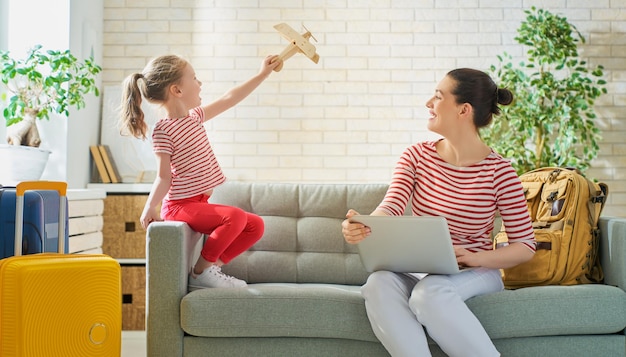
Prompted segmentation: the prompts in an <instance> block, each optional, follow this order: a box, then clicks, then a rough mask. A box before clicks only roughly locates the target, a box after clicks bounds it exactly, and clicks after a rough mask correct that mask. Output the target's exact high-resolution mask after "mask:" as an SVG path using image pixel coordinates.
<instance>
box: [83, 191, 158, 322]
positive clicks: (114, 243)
mask: <svg viewBox="0 0 626 357" xmlns="http://www.w3.org/2000/svg"><path fill="white" fill-rule="evenodd" d="M87 187H89V188H101V189H104V190H105V191H106V198H105V199H104V211H103V213H102V218H103V226H102V236H103V240H102V252H103V253H104V254H108V255H110V256H111V257H113V258H115V259H117V260H118V262H119V263H120V265H121V267H122V296H121V298H122V329H123V330H145V326H146V325H145V323H146V321H145V320H146V259H145V258H146V230H145V229H143V227H141V223H140V222H139V217H140V216H141V212H142V211H143V206H144V205H145V203H146V200H147V199H148V194H149V193H150V187H151V185H150V184H89V185H88V186H87Z"/></svg>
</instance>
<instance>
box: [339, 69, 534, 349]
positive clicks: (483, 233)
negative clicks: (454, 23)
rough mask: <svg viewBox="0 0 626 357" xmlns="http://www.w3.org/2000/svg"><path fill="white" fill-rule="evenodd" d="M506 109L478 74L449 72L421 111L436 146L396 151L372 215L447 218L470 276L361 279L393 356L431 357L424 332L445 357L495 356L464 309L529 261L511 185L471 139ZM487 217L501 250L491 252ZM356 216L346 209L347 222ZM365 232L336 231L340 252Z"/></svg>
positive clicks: (526, 227) (509, 170)
mask: <svg viewBox="0 0 626 357" xmlns="http://www.w3.org/2000/svg"><path fill="white" fill-rule="evenodd" d="M512 100H513V94H512V93H511V92H510V91H509V90H507V89H505V88H498V86H497V85H496V84H495V83H494V82H493V80H492V79H491V78H490V77H489V75H487V74H486V73H484V72H482V71H478V70H473V69H468V68H461V69H456V70H453V71H450V72H449V73H448V74H447V75H446V76H445V77H444V78H443V79H442V80H441V82H439V84H438V85H437V88H436V90H435V94H434V96H433V97H432V98H431V99H430V100H429V101H428V102H427V103H426V107H428V109H429V112H430V118H429V120H428V129H429V130H431V131H433V132H435V133H438V134H440V135H441V136H443V139H440V140H436V141H428V142H422V143H417V144H415V145H412V146H410V147H409V148H408V149H407V150H406V151H405V152H404V154H403V155H402V157H401V158H400V160H399V161H398V163H397V165H396V169H395V171H394V174H393V178H392V181H391V184H390V185H389V189H388V190H387V194H386V195H385V197H384V199H383V201H382V202H381V203H380V205H379V206H378V208H377V209H376V210H374V212H372V213H371V214H372V215H389V216H399V215H402V214H403V213H404V210H405V208H406V207H407V206H408V203H409V201H411V207H412V211H413V212H412V213H413V214H414V215H431V216H443V217H446V219H447V221H448V226H449V229H450V235H451V236H452V239H453V243H454V247H455V252H456V256H457V261H458V263H459V265H461V266H467V267H476V268H475V269H469V270H465V271H463V272H461V273H459V274H454V275H426V276H425V277H424V274H398V273H394V272H388V271H377V272H375V273H372V274H371V275H370V276H369V277H368V279H367V283H366V284H365V285H364V286H363V288H362V289H361V292H362V294H363V297H364V299H365V308H366V311H367V315H368V317H369V320H370V323H371V325H372V329H373V330H374V333H375V334H376V336H377V337H378V339H379V340H380V341H381V343H382V344H383V345H384V346H385V348H386V349H387V351H389V353H390V354H391V355H392V356H394V357H396V356H430V355H431V354H430V350H429V347H428V342H427V339H426V333H425V331H428V335H429V336H430V337H431V338H432V339H433V340H434V341H435V342H437V344H438V345H439V347H441V349H442V350H443V351H444V352H445V353H446V354H447V355H448V356H464V357H465V356H477V357H487V356H499V353H498V351H497V350H496V348H495V346H494V345H493V343H492V342H491V340H490V339H489V336H488V335H487V333H486V332H485V329H484V328H483V326H482V325H481V324H480V321H478V319H477V318H476V317H475V316H474V314H472V312H471V311H470V309H469V308H468V307H467V305H466V304H465V300H467V299H469V298H471V297H473V296H477V295H483V294H488V293H493V292H496V291H500V290H502V289H503V288H504V286H503V283H502V277H501V275H500V270H499V269H500V268H509V267H512V266H515V265H517V264H520V263H523V262H525V261H527V260H530V259H531V258H532V256H533V254H534V252H535V237H534V233H533V228H532V225H531V222H530V217H529V215H528V209H527V207H526V199H525V198H524V193H523V188H522V185H521V182H520V180H519V177H518V176H517V175H516V173H515V170H514V169H513V167H512V166H511V164H510V162H509V161H507V160H505V159H504V158H502V157H501V156H500V155H498V154H497V153H496V152H494V151H493V150H492V149H491V148H490V147H488V146H487V145H485V143H483V141H482V140H481V138H480V135H479V129H480V128H482V127H484V126H487V125H489V123H490V122H491V120H492V118H493V116H494V115H497V114H499V113H500V109H499V107H498V105H499V104H500V105H507V104H510V103H511V102H512ZM496 211H499V212H500V215H501V217H502V221H503V222H504V226H505V228H506V232H507V235H508V238H509V242H510V244H509V245H508V246H506V247H503V248H500V249H497V250H493V249H492V247H493V245H492V242H491V239H490V233H491V231H492V230H493V228H494V217H495V215H496ZM355 214H358V213H357V212H356V211H354V210H350V211H348V213H347V217H348V218H349V217H352V216H353V215H355ZM369 232H370V230H369V228H368V227H365V226H364V225H362V224H360V223H351V222H350V221H349V220H345V221H344V222H343V223H342V233H343V236H344V238H345V240H346V241H347V242H348V243H353V244H356V243H358V242H359V241H361V240H362V239H367V238H366V237H367V235H368V234H369ZM416 273H419V272H416Z"/></svg>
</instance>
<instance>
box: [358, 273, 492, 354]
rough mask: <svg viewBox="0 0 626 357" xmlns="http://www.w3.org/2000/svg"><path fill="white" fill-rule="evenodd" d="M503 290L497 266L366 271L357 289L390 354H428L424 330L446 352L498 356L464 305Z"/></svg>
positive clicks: (375, 331) (478, 322) (377, 332)
mask: <svg viewBox="0 0 626 357" xmlns="http://www.w3.org/2000/svg"><path fill="white" fill-rule="evenodd" d="M503 288H504V285H503V283H502V277H501V275H500V271H499V270H497V269H484V268H477V269H470V270H466V271H463V272H461V273H459V274H454V275H428V276H426V277H425V278H423V279H421V280H420V279H418V278H417V277H416V276H415V275H413V274H398V273H392V272H388V271H378V272H374V273H372V274H371V275H370V276H369V278H368V279H367V283H366V284H365V285H363V287H362V288H361V293H362V294H363V297H364V298H365V308H366V310H367V316H368V317H369V320H370V323H371V324H372V329H373V330H374V333H375V334H376V337H378V339H379V340H380V342H381V343H382V344H383V346H385V348H386V349H387V351H388V352H389V353H390V354H391V355H392V356H393V357H400V356H411V357H415V356H419V357H421V356H430V355H431V354H430V350H429V349H428V343H427V341H426V334H425V332H424V328H426V330H427V331H428V335H429V336H430V337H431V338H432V339H433V340H434V341H435V342H437V344H438V345H439V347H440V348H441V349H442V350H443V351H444V352H445V353H446V354H447V355H449V356H463V357H471V356H479V357H488V356H499V355H500V353H499V352H498V351H497V350H496V348H495V346H494V345H493V343H492V342H491V339H490V338H489V336H488V335H487V333H486V332H485V329H484V328H483V327H482V325H481V324H480V321H478V319H477V318H476V316H474V314H473V313H472V312H471V311H470V309H469V308H468V307H467V305H466V304H465V300H467V299H469V298H471V297H473V296H478V295H483V294H489V293H494V292H497V291H501V290H502V289H503Z"/></svg>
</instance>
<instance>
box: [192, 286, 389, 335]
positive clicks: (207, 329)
mask: <svg viewBox="0 0 626 357" xmlns="http://www.w3.org/2000/svg"><path fill="white" fill-rule="evenodd" d="M181 327H182V328H183V330H184V331H185V332H186V333H187V334H190V335H193V336H203V337H278V336H287V337H309V338H311V337H312V338H316V337H318V338H344V339H352V340H362V341H372V342H375V341H377V339H376V337H375V336H374V333H373V332H372V330H371V328H370V324H369V321H368V319H367V315H366V313H365V305H364V303H363V298H362V297H361V293H360V286H350V285H331V284H250V285H248V287H247V288H245V289H237V288H234V289H201V290H196V291H193V292H191V293H189V294H187V295H186V296H185V297H184V298H183V299H182V301H181Z"/></svg>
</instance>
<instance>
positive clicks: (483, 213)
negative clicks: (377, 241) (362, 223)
mask: <svg viewBox="0 0 626 357" xmlns="http://www.w3.org/2000/svg"><path fill="white" fill-rule="evenodd" d="M435 144H436V142H434V141H428V142H423V143H418V144H415V145H412V146H410V147H408V148H407V149H406V150H405V151H404V153H403V154H402V156H401V157H400V160H399V161H398V163H397V165H396V168H395V170H394V173H393V178H392V181H391V184H390V186H389V189H388V190H387V193H386V195H385V198H384V199H383V201H382V202H381V203H380V205H379V206H378V209H380V210H383V211H384V212H385V213H387V214H388V215H392V216H398V215H402V214H403V213H404V211H405V208H406V207H407V205H408V203H409V201H410V203H411V209H412V213H413V215H422V216H425V215H427V216H443V217H445V218H446V219H447V221H448V226H449V229H450V234H451V236H452V240H453V243H454V244H456V245H461V246H463V247H464V248H466V249H468V250H470V251H474V252H476V251H480V250H491V249H493V243H492V241H491V235H490V234H491V231H492V230H493V228H494V219H495V215H496V212H497V211H499V212H500V215H501V217H502V222H503V223H504V226H505V229H506V232H507V236H508V239H509V242H510V243H514V242H521V243H523V244H524V245H525V246H527V247H528V248H529V249H531V250H533V251H534V250H535V236H534V233H533V229H532V224H531V221H530V217H529V215H528V208H527V205H526V199H525V197H524V193H523V188H522V184H521V182H520V180H519V177H518V176H517V174H516V173H515V170H514V169H513V167H512V166H511V164H510V162H509V161H507V160H505V159H504V158H502V156H500V155H498V154H497V153H495V152H494V151H492V152H491V153H490V154H489V155H488V156H487V157H486V158H485V159H484V160H482V161H480V162H478V163H476V164H473V165H471V166H467V167H458V166H454V165H451V164H449V163H447V162H445V161H444V160H443V159H442V158H441V157H440V156H439V154H438V153H437V150H436V148H435Z"/></svg>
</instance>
